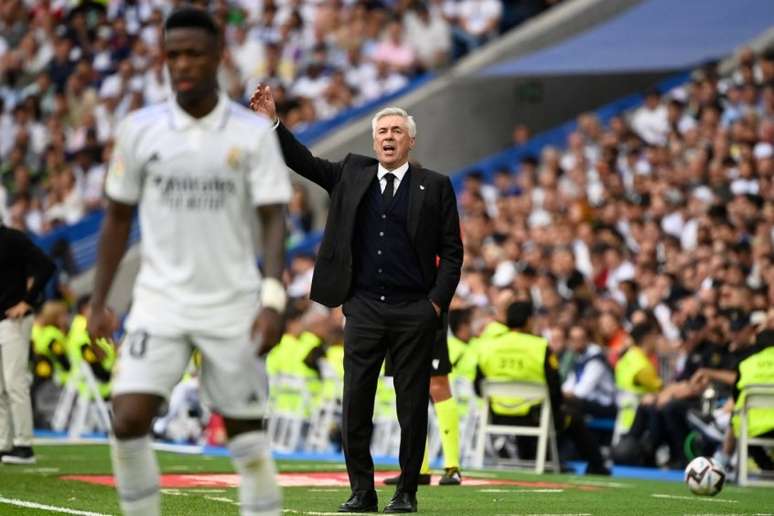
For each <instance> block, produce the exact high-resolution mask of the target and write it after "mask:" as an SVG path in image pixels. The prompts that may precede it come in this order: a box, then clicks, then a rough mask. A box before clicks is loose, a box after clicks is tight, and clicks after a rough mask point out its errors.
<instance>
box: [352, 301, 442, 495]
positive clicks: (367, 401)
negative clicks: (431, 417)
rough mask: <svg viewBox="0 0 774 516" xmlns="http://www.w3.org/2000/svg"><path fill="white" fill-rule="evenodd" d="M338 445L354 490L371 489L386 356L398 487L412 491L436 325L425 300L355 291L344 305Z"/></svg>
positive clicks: (422, 440)
mask: <svg viewBox="0 0 774 516" xmlns="http://www.w3.org/2000/svg"><path fill="white" fill-rule="evenodd" d="M343 308H344V315H346V317H347V319H346V326H345V328H344V399H343V406H342V412H343V417H342V445H343V448H344V456H345V458H346V461H347V472H348V473H349V483H350V486H351V487H352V491H353V492H358V491H370V490H372V489H374V463H373V458H372V457H371V449H370V448H371V434H372V433H373V414H374V396H375V395H376V384H377V381H378V379H379V371H380V370H381V367H382V362H383V361H384V359H385V356H386V355H387V354H389V356H390V361H391V363H392V372H393V381H394V385H395V394H396V397H397V409H398V410H397V411H398V422H399V423H400V469H401V479H400V483H399V484H398V490H402V491H406V492H409V493H415V492H416V490H417V480H418V477H419V469H420V467H421V466H422V456H423V454H424V452H425V439H426V438H427V406H428V402H429V396H430V388H429V385H430V366H431V360H432V351H433V337H434V335H435V331H436V329H437V326H438V318H437V316H436V315H435V310H434V309H433V305H432V304H431V303H430V301H429V300H427V299H420V300H418V301H411V302H406V303H397V304H386V303H382V302H379V301H375V300H372V299H369V298H365V297H363V296H359V295H355V296H353V297H352V298H350V299H349V300H348V301H347V302H346V303H344V307H343Z"/></svg>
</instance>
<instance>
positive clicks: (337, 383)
mask: <svg viewBox="0 0 774 516" xmlns="http://www.w3.org/2000/svg"><path fill="white" fill-rule="evenodd" d="M325 360H326V361H327V362H328V364H329V365H330V366H331V368H332V369H333V371H334V372H335V373H336V379H333V378H326V379H325V380H323V393H322V396H323V399H326V400H333V399H336V398H340V397H341V396H342V385H343V382H344V346H343V345H335V346H329V347H328V349H327V350H325Z"/></svg>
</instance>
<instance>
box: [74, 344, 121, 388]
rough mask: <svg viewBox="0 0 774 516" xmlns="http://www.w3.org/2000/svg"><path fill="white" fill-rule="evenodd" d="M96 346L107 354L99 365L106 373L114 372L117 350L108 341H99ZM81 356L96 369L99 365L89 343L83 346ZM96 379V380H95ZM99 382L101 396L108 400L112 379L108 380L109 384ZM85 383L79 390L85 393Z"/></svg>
mask: <svg viewBox="0 0 774 516" xmlns="http://www.w3.org/2000/svg"><path fill="white" fill-rule="evenodd" d="M95 344H96V345H97V346H98V347H99V348H100V349H101V350H102V351H103V352H104V353H105V356H104V357H103V358H102V360H100V361H99V365H100V366H101V367H102V368H103V369H105V370H106V371H112V370H113V365H115V363H116V348H115V346H113V344H111V343H110V342H109V341H108V340H107V339H97V340H96V341H95ZM81 354H82V356H83V359H84V360H85V361H86V362H88V363H89V364H90V365H91V366H92V367H94V366H95V365H96V364H97V356H96V355H95V354H94V352H93V351H92V350H91V348H90V347H89V344H88V342H87V343H83V344H81ZM95 379H96V378H95ZM96 380H97V387H98V388H99V395H100V396H102V398H103V399H104V398H108V397H109V396H110V390H111V388H112V378H111V380H108V381H107V382H103V381H100V380H99V379H96ZM85 388H86V385H85V382H82V384H81V385H79V389H81V392H85Z"/></svg>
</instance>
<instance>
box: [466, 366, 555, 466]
mask: <svg viewBox="0 0 774 516" xmlns="http://www.w3.org/2000/svg"><path fill="white" fill-rule="evenodd" d="M481 395H482V397H483V400H484V407H488V406H489V399H490V398H491V397H492V396H512V397H517V398H521V399H523V400H524V403H530V404H534V403H536V402H537V403H540V424H539V425H538V426H516V425H493V424H490V422H489V410H487V409H484V413H483V415H482V417H481V418H480V420H479V425H478V435H477V439H476V455H475V457H476V461H475V465H476V467H479V468H481V467H483V465H484V451H485V449H486V437H487V435H489V434H494V435H514V436H516V435H522V436H535V437H537V438H538V445H537V456H536V457H535V473H543V472H544V471H545V469H546V468H545V466H546V452H547V451H548V449H547V448H548V446H549V444H550V446H551V462H552V466H553V470H554V471H556V472H559V471H560V466H559V447H558V445H557V440H556V432H555V430H554V423H553V417H552V415H551V402H550V400H549V397H548V389H547V388H546V386H545V385H541V384H536V383H530V382H501V381H484V382H482V384H481Z"/></svg>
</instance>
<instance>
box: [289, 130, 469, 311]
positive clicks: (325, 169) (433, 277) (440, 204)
mask: <svg viewBox="0 0 774 516" xmlns="http://www.w3.org/2000/svg"><path fill="white" fill-rule="evenodd" d="M277 136H278V137H279V141H280V146H281V147H282V154H283V156H284V157H285V162H286V163H287V164H288V166H289V167H290V168H291V169H293V170H295V171H296V172H298V173H299V174H301V175H302V176H304V177H306V178H307V179H309V180H310V181H313V182H315V183H317V184H318V185H320V186H321V187H323V188H325V190H326V191H327V192H328V195H330V197H331V204H330V208H329V211H328V220H327V221H326V223H325V233H324V235H323V239H322V243H321V244H320V251H319V253H318V257H317V263H316V265H315V268H314V277H313V278H312V291H311V296H310V297H311V298H312V299H313V300H314V301H317V302H318V303H322V304H324V305H326V306H330V307H334V306H339V305H340V304H342V303H344V301H346V300H347V298H348V297H349V292H350V288H351V286H352V270H353V269H352V233H353V230H354V227H355V224H356V223H357V220H356V218H357V209H358V206H359V205H360V201H361V200H362V199H363V196H364V195H365V193H366V191H367V190H368V187H369V185H370V184H371V182H372V181H373V180H374V178H375V177H376V172H377V167H378V164H379V162H378V161H377V160H376V159H374V158H371V157H367V156H361V155H358V154H347V156H346V157H345V158H344V160H343V161H341V162H337V163H334V162H330V161H327V160H324V159H320V158H316V157H315V156H313V155H312V153H311V152H309V149H307V148H306V147H304V145H303V144H301V143H300V142H299V141H298V140H296V138H295V137H294V136H293V134H292V133H291V132H290V131H288V130H287V129H286V128H285V127H284V126H283V125H282V124H280V125H279V127H277ZM407 177H408V178H409V208H408V233H409V236H410V238H411V244H412V245H413V247H414V250H415V252H416V256H417V259H418V261H419V266H420V268H421V270H422V280H423V282H424V285H425V288H426V289H427V297H428V298H429V299H430V300H432V301H434V302H435V303H436V304H438V306H440V307H441V309H442V310H446V309H447V308H448V306H449V303H450V302H451V299H452V297H453V296H454V291H455V290H456V288H457V283H458V282H459V280H460V270H461V269H462V238H461V236H460V220H459V215H458V213H457V200H456V198H455V196H454V190H453V188H452V184H451V181H450V180H449V178H448V177H447V176H444V175H442V174H439V173H437V172H433V171H431V170H427V169H424V168H419V167H414V166H411V173H410V174H409V175H408V176H407ZM436 257H438V258H436Z"/></svg>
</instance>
